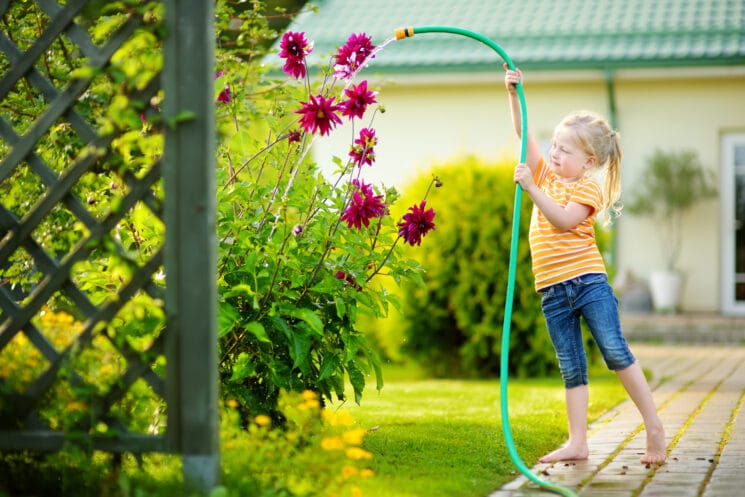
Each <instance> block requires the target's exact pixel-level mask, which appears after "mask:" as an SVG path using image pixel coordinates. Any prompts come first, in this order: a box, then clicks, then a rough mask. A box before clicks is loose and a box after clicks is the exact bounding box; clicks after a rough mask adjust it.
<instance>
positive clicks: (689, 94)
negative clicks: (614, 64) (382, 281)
mask: <svg viewBox="0 0 745 497" xmlns="http://www.w3.org/2000/svg"><path fill="white" fill-rule="evenodd" d="M665 74H666V73H664V72H661V71H659V70H657V71H647V72H644V71H636V72H634V71H627V72H626V73H620V74H617V75H615V99H616V110H617V113H616V115H617V126H618V129H619V130H620V132H621V136H622V145H623V149H624V153H625V156H624V162H623V166H622V167H623V171H622V178H623V180H622V181H623V185H624V189H625V190H626V191H629V190H630V189H631V188H633V184H634V182H635V181H636V180H637V179H638V177H639V171H640V169H641V168H642V167H643V166H644V160H645V158H646V157H647V156H649V155H650V154H651V153H652V152H653V150H654V149H655V147H660V148H663V149H667V150H669V149H680V148H693V149H695V150H697V151H698V153H699V156H700V158H701V160H702V162H703V163H704V164H705V165H706V166H707V167H709V168H711V169H712V170H713V171H715V172H716V173H717V180H718V179H719V177H718V171H719V164H720V147H719V139H720V136H721V134H722V133H725V132H729V131H745V75H744V74H743V73H742V72H735V73H731V71H727V70H722V71H718V72H717V71H714V72H712V71H708V72H706V71H701V72H700V73H693V74H689V75H686V74H685V73H684V74H682V75H681V74H678V75H676V78H675V79H667V78H666V77H665ZM531 76H532V75H531V74H527V75H526V83H525V93H526V102H527V111H528V119H529V123H530V126H531V129H532V130H533V133H534V135H535V136H536V138H537V139H538V140H539V141H540V142H547V141H548V140H550V137H551V133H552V130H553V127H554V125H555V124H556V123H557V122H558V121H559V120H560V119H561V118H562V117H563V116H564V115H565V114H567V113H568V112H570V111H572V110H577V109H587V110H592V111H595V112H599V113H601V114H604V115H606V116H608V115H609V103H608V102H609V101H608V91H607V82H606V79H605V75H603V74H587V75H580V76H582V78H581V79H577V77H576V76H575V77H574V78H573V77H571V76H570V77H567V75H566V74H553V75H552V74H536V75H535V77H534V78H533V79H531ZM585 76H586V77H585ZM469 79H470V78H469ZM370 84H371V85H372V86H373V87H377V88H378V89H379V94H378V100H379V102H380V103H381V104H382V105H383V106H384V107H385V112H384V113H382V114H381V113H377V114H376V115H375V118H374V122H373V125H374V127H375V129H376V134H377V136H378V139H379V145H378V147H377V149H376V157H377V160H376V163H375V164H374V165H373V166H372V167H368V166H365V170H364V171H363V178H365V180H366V181H368V182H375V183H384V184H386V185H393V186H396V187H397V188H399V190H401V189H404V188H405V185H406V183H407V181H408V180H409V179H411V178H413V177H415V176H416V175H418V174H421V173H423V172H426V171H429V170H430V169H431V168H432V166H433V164H435V165H436V164H437V163H438V162H439V163H441V162H444V161H447V160H449V159H451V158H454V157H457V156H460V155H464V154H473V155H477V156H480V157H482V158H484V159H486V160H511V161H512V160H514V161H516V160H517V155H518V152H519V142H518V140H517V139H516V138H515V136H514V132H513V131H512V125H511V121H510V117H509V107H508V105H507V96H506V92H505V89H504V85H503V82H502V73H501V71H496V72H495V75H494V77H481V78H473V80H471V82H470V83H469V84H467V85H464V84H462V83H461V84H457V83H454V82H448V81H445V82H442V83H438V82H436V81H432V79H431V78H430V80H428V81H421V82H418V83H411V82H408V83H407V82H406V81H401V82H396V81H395V80H388V81H386V82H385V83H384V84H381V83H380V82H378V83H376V82H375V80H374V78H371V79H370ZM366 125H368V124H367V122H363V123H362V124H359V123H358V124H357V129H359V128H360V127H362V126H366ZM351 139H352V129H351V127H349V126H346V127H345V128H342V129H340V130H338V131H337V132H335V133H334V134H333V135H332V136H330V137H323V138H322V139H320V140H318V141H317V143H316V144H315V145H314V156H315V157H316V159H317V160H318V161H319V165H321V166H322V167H323V168H324V169H327V170H330V169H332V167H331V166H330V161H329V158H330V157H331V156H332V155H337V156H339V157H342V158H345V157H346V154H347V151H348V149H349V145H350V143H351ZM719 209H720V206H719V201H718V200H712V201H707V202H706V203H704V204H701V205H699V206H696V207H695V208H694V210H693V211H692V212H690V213H689V214H688V215H687V216H686V218H685V233H684V235H683V236H684V245H683V249H682V253H681V257H680V266H681V268H682V269H684V270H685V271H686V273H687V284H686V286H685V290H684V295H683V309H684V310H686V311H711V312H716V311H718V310H719V308H720V279H721V275H720V264H719V254H720V239H721V233H720V225H721V223H720V219H719V218H720V210H719ZM617 229H618V231H617V235H618V236H617V237H616V251H615V255H616V260H615V263H616V267H617V269H618V270H619V273H620V272H621V271H626V270H630V271H632V272H633V273H634V274H635V275H637V276H639V277H641V278H643V279H646V277H647V276H648V275H649V273H650V272H651V271H652V270H653V269H655V268H658V267H661V266H662V265H663V264H662V257H661V254H660V253H661V250H660V247H659V246H658V239H657V237H656V236H655V235H656V231H657V230H656V227H655V226H654V225H653V224H652V223H651V222H650V220H649V219H646V218H635V217H632V216H630V215H628V214H626V215H624V216H623V217H622V218H621V219H620V220H619V222H618V223H617Z"/></svg>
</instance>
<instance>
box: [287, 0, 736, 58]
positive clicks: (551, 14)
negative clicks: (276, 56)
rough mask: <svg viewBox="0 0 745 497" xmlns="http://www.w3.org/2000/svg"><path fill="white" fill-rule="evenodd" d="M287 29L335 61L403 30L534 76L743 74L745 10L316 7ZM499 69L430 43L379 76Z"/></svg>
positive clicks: (732, 0) (414, 0) (480, 0)
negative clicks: (347, 45)
mask: <svg viewBox="0 0 745 497" xmlns="http://www.w3.org/2000/svg"><path fill="white" fill-rule="evenodd" d="M312 3H313V4H316V5H318V6H319V10H318V11H317V12H311V13H307V14H303V15H301V16H299V17H298V18H297V19H296V20H295V22H294V23H293V24H291V25H290V27H289V28H288V29H289V30H291V31H304V32H305V33H306V37H307V38H308V39H309V40H310V41H312V42H314V49H313V54H312V57H311V62H313V63H318V62H319V60H321V59H323V60H324V61H325V60H328V59H327V57H328V56H329V54H331V53H333V52H334V51H335V49H336V48H337V47H338V46H340V45H342V44H343V43H344V42H345V41H346V39H347V38H348V36H349V35H350V34H351V33H361V32H364V33H367V34H368V35H371V36H372V41H373V43H374V44H376V45H380V44H382V43H383V42H384V41H385V40H387V39H388V38H390V37H392V36H393V34H394V31H395V29H396V28H399V27H404V26H414V27H416V26H428V25H448V26H455V27H459V28H464V29H468V30H471V31H475V32H477V33H480V34H482V35H484V36H486V37H488V38H490V39H491V40H493V41H494V42H496V43H497V44H499V45H500V46H501V47H502V48H503V49H504V50H505V51H506V52H507V54H508V55H509V56H510V57H511V58H512V59H513V60H514V61H515V63H516V64H517V65H519V66H521V67H523V68H532V69H597V68H602V69H606V68H620V67H660V66H699V65H702V64H715V65H731V64H740V65H743V64H745V0H522V1H520V0H315V1H313V2H312ZM495 62H497V63H501V62H500V61H499V58H498V57H497V56H496V54H495V53H494V52H493V51H492V50H490V49H489V48H488V47H486V46H485V45H481V44H477V43H474V41H473V40H469V39H467V38H465V37H463V36H454V35H451V34H439V33H423V34H420V35H418V36H414V37H413V38H411V39H407V40H404V41H399V42H396V43H394V44H392V45H389V46H387V47H386V48H385V49H384V50H383V52H381V53H379V54H378V56H377V57H376V60H375V61H373V63H372V65H373V66H374V70H375V71H377V72H382V73H385V72H396V73H400V72H419V73H421V72H434V71H437V72H461V71H481V70H489V69H493V66H492V64H494V63H495Z"/></svg>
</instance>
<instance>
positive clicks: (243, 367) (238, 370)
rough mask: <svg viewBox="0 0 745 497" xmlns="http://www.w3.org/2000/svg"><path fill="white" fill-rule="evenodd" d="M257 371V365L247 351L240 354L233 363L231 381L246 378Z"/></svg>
mask: <svg viewBox="0 0 745 497" xmlns="http://www.w3.org/2000/svg"><path fill="white" fill-rule="evenodd" d="M255 372H256V367H255V366H254V364H253V363H252V362H251V360H250V358H249V356H248V354H247V353H245V352H241V353H240V354H238V358H237V359H236V360H235V363H233V374H232V376H231V377H230V381H233V382H239V381H242V380H245V379H246V378H248V377H249V376H251V375H253V374H254V373H255Z"/></svg>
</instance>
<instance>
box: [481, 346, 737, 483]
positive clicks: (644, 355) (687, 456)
mask: <svg viewBox="0 0 745 497" xmlns="http://www.w3.org/2000/svg"><path fill="white" fill-rule="evenodd" d="M632 350H633V352H634V354H635V355H636V356H637V357H638V358H639V361H640V362H641V365H642V367H644V368H645V369H648V370H650V371H651V372H652V378H653V382H652V388H653V396H654V399H655V402H656V404H657V406H658V409H659V412H660V417H661V418H662V421H663V423H664V424H665V430H666V439H667V446H668V461H667V463H665V464H664V465H661V466H657V467H654V466H644V465H642V464H641V463H640V462H639V457H640V456H641V455H642V454H643V453H644V448H645V432H644V427H643V425H642V424H641V416H640V415H639V413H638V411H637V410H636V408H635V407H634V405H633V404H632V403H631V402H630V401H627V402H624V403H623V404H621V405H620V406H618V407H617V408H616V409H614V410H612V411H611V412H609V413H607V414H606V415H605V416H603V417H602V418H601V419H599V420H598V421H597V422H595V423H594V424H593V425H592V426H591V427H590V433H589V438H588V443H589V445H590V458H589V459H588V460H586V461H576V462H567V463H555V464H538V465H537V466H535V467H534V468H532V471H533V473H534V474H536V475H538V477H539V478H541V479H542V480H545V481H547V482H550V483H557V484H561V485H564V486H566V487H568V488H570V489H572V490H573V491H574V492H576V493H577V495H580V496H592V497H630V496H633V497H672V496H675V497H687V496H690V497H729V496H739V495H745V413H743V412H742V411H743V409H742V408H743V403H744V402H745V347H742V346H737V345H728V346H723V345H696V346H694V345H669V344H664V345H662V344H661V345H650V344H632ZM590 388H591V390H590V395H592V386H591V387H590ZM541 494H545V495H548V492H547V491H545V490H544V489H541V488H540V487H539V486H537V485H535V484H533V483H531V482H530V481H528V479H527V478H525V477H524V476H520V477H519V478H517V479H515V480H513V481H512V482H510V483H508V484H507V485H505V486H503V487H502V488H501V489H499V490H497V491H496V492H494V493H493V494H491V495H490V496H489V497H523V496H536V495H541Z"/></svg>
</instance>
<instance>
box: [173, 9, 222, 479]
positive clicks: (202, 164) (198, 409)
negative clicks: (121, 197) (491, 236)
mask: <svg viewBox="0 0 745 497" xmlns="http://www.w3.org/2000/svg"><path fill="white" fill-rule="evenodd" d="M165 5H166V16H167V17H166V28H167V33H166V40H165V46H164V81H163V88H164V92H165V94H164V108H163V110H164V115H165V120H166V124H165V125H166V148H165V155H164V160H165V163H164V167H165V170H164V181H165V192H166V194H165V219H166V226H167V228H166V245H165V269H166V312H167V319H168V329H169V334H168V340H169V341H168V343H167V351H168V354H167V357H168V359H167V362H168V367H167V379H166V383H167V391H166V396H167V401H168V406H169V411H168V427H167V431H168V434H167V436H168V441H169V446H170V447H171V449H172V450H174V451H176V452H180V453H181V455H182V461H183V473H184V481H185V484H186V486H187V488H189V489H195V490H199V491H201V492H204V493H206V492H208V491H209V490H210V489H211V488H212V487H214V486H215V485H216V484H217V479H218V474H219V468H220V456H219V426H218V410H217V409H218V376H217V289H216V284H217V283H216V274H217V271H216V267H217V262H216V257H217V256H216V250H217V247H216V235H215V120H214V98H213V86H214V82H213V81H214V2H211V1H204V0H166V1H165Z"/></svg>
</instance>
